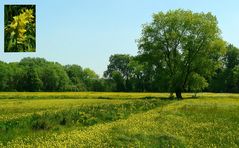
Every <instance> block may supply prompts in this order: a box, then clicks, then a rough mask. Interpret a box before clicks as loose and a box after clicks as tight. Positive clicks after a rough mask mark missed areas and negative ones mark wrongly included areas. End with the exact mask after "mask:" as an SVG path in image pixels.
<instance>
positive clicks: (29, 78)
mask: <svg viewBox="0 0 239 148" xmlns="http://www.w3.org/2000/svg"><path fill="white" fill-rule="evenodd" d="M22 85H23V89H24V90H25V91H30V92H35V91H40V90H41V88H42V85H43V84H42V81H41V79H40V78H39V75H38V73H37V71H36V69H35V68H34V67H33V66H30V67H29V68H28V69H26V72H25V75H24V76H23V83H22Z"/></svg>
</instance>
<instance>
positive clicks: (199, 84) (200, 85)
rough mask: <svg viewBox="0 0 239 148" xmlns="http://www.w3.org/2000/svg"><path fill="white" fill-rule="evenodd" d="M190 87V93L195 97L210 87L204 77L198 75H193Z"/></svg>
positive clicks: (190, 79)
mask: <svg viewBox="0 0 239 148" xmlns="http://www.w3.org/2000/svg"><path fill="white" fill-rule="evenodd" d="M188 87H189V90H190V91H192V92H194V97H196V95H197V93H198V92H200V91H202V90H203V89H204V88H206V87H208V83H207V80H206V79H205V78H204V77H202V76H200V75H199V74H197V73H193V74H192V75H191V77H190V78H189V85H188Z"/></svg>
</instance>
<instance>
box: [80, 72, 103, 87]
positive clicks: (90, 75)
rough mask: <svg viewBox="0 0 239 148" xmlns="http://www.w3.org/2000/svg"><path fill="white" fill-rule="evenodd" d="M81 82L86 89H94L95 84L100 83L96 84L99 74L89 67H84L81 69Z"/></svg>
mask: <svg viewBox="0 0 239 148" xmlns="http://www.w3.org/2000/svg"><path fill="white" fill-rule="evenodd" d="M82 80H83V82H84V84H85V85H86V89H87V90H88V91H95V90H96V89H97V86H95V85H101V84H100V83H98V84H97V82H98V81H99V76H98V75H97V74H96V73H95V72H94V71H93V70H91V69H90V68H85V69H84V70H83V79H82Z"/></svg>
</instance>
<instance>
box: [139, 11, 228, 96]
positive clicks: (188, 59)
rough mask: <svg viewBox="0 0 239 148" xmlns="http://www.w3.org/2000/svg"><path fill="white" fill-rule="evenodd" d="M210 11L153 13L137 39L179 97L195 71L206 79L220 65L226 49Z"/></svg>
mask: <svg viewBox="0 0 239 148" xmlns="http://www.w3.org/2000/svg"><path fill="white" fill-rule="evenodd" d="M217 24H218V22H217V19H216V17H215V16H213V15H212V14H211V13H193V12H192V11H185V10H181V9H179V10H170V11H168V12H166V13H163V12H159V13H156V14H154V15H153V21H152V22H151V23H148V24H145V25H144V26H143V30H142V36H141V38H140V39H139V40H138V47H139V54H140V55H142V56H145V57H147V58H145V59H146V60H148V61H150V63H152V65H153V66H152V67H153V68H154V69H158V70H157V74H158V75H161V77H164V83H166V84H167V87H168V90H169V91H170V92H171V93H172V92H175V93H176V96H177V98H182V95H181V93H182V92H183V91H185V90H186V89H187V88H188V85H189V80H190V78H191V77H193V75H195V74H197V77H200V79H194V80H195V81H196V80H198V81H199V80H204V79H203V78H205V79H207V78H208V77H210V76H212V75H213V74H214V72H215V70H216V69H217V68H218V67H219V66H220V60H219V59H220V57H221V54H222V53H223V51H224V50H225V43H224V41H223V40H222V39H221V36H220V33H221V32H220V29H219V28H218V25H217Z"/></svg>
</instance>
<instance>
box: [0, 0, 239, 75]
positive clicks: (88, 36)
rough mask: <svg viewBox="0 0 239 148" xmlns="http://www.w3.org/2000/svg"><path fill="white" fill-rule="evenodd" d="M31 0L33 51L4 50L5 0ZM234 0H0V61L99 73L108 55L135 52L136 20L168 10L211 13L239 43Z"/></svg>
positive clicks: (147, 19)
mask: <svg viewBox="0 0 239 148" xmlns="http://www.w3.org/2000/svg"><path fill="white" fill-rule="evenodd" d="M28 3H31V4H36V6H37V51H36V53H4V52H3V51H4V47H3V40H4V39H3V20H4V19H3V18H4V16H3V13H4V4H28ZM238 6H239V1H238V0H228V1H226V0H221V1H215V0H214V1H212V0H211V1H208V0H193V1H192V0H167V1H159V0H144V1H143V0H94V1H93V0H21V1H20V0H1V2H0V12H1V13H0V28H1V29H0V60H1V61H6V62H12V61H19V60H20V59H22V58H23V57H43V58H45V59H47V60H50V61H57V62H60V63H61V64H63V65H65V64H78V65H81V66H82V67H84V68H85V67H89V68H91V69H93V70H94V71H95V72H96V73H97V74H99V75H102V73H103V71H104V70H106V68H107V65H108V64H109V62H108V59H109V57H110V55H112V54H116V53H124V54H131V55H136V54H137V44H136V42H135V40H136V39H138V38H139V37H140V33H141V29H142V27H141V25H142V24H144V23H146V22H150V21H151V16H152V14H153V13H156V12H159V11H164V12H166V11H168V10H170V9H178V8H182V9H190V10H192V11H194V12H202V11H203V12H212V13H213V14H214V15H216V16H217V18H218V22H219V27H220V28H221V30H222V36H223V38H224V39H225V40H226V41H228V42H230V43H232V44H234V45H235V46H237V47H239V28H238V26H239V16H238V14H239V9H238Z"/></svg>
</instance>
